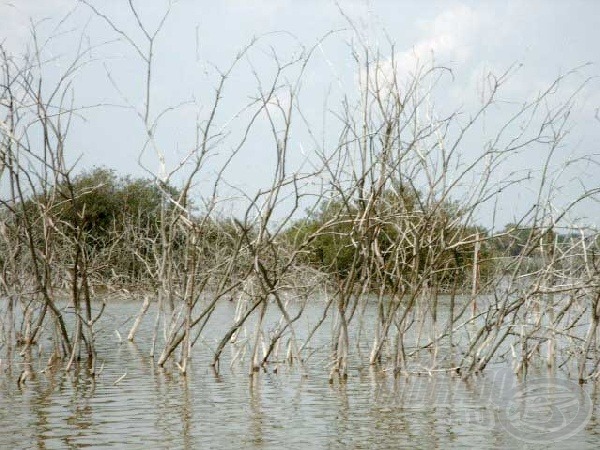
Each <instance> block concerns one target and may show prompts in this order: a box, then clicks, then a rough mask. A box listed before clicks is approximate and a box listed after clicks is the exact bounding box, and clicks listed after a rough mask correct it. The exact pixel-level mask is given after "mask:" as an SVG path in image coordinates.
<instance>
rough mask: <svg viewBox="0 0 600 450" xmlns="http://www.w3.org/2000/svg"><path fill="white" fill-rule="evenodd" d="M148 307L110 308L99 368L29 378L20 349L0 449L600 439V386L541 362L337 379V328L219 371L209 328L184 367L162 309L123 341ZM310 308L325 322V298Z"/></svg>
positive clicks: (565, 443) (1, 384)
mask: <svg viewBox="0 0 600 450" xmlns="http://www.w3.org/2000/svg"><path fill="white" fill-rule="evenodd" d="M138 308H139V303H137V302H123V301H122V302H114V303H111V304H110V305H109V307H108V308H107V310H106V313H105V316H104V317H103V318H102V321H101V325H100V329H99V330H98V354H99V365H103V369H102V371H101V373H100V375H99V376H97V377H96V378H95V379H92V378H90V377H89V376H87V375H86V374H85V370H81V371H79V372H77V371H72V372H70V373H67V374H65V373H64V371H55V372H53V371H45V372H43V373H39V372H36V375H35V377H34V379H32V380H29V381H28V382H27V383H26V384H25V385H24V386H19V385H18V383H17V378H18V376H19V364H20V363H19V357H18V356H17V357H16V359H15V364H12V365H9V364H7V361H3V362H2V363H0V364H1V366H0V449H17V448H19V449H20V448H23V449H30V448H39V449H54V448H56V449H62V448H88V447H89V448H131V449H138V448H147V449H153V448H159V449H160V448H194V449H195V448H202V449H204V448H232V449H233V448H251V449H267V448H273V449H275V448H278V449H279V448H285V449H294V448H344V449H345V448H468V447H471V448H541V447H544V448H549V447H556V448H597V447H598V446H600V427H599V426H598V414H599V412H600V410H599V407H598V392H597V387H596V386H595V385H593V384H587V385H585V386H583V387H581V386H579V385H578V384H576V383H575V382H573V381H569V380H568V379H567V376H565V375H564V374H561V373H557V374H552V376H550V375H549V374H547V373H546V372H544V371H543V370H540V371H539V372H538V373H534V374H530V375H529V377H528V379H527V380H525V381H519V380H517V379H516V378H515V377H514V376H513V375H512V372H511V371H510V367H509V366H506V367H504V366H502V365H499V366H497V367H494V368H491V369H490V370H489V371H488V372H487V373H485V374H484V375H481V376H478V377H476V378H473V379H470V380H468V381H465V380H461V379H460V377H457V376H451V375H448V374H445V373H432V374H430V375H427V374H425V375H421V376H416V375H415V376H400V377H396V378H395V377H394V376H393V375H392V374H391V373H388V372H385V371H377V370H374V369H373V368H370V367H369V366H365V365H361V364H359V363H353V364H351V366H350V371H349V376H348V379H347V380H335V381H334V383H330V382H329V371H328V368H327V359H326V356H319V345H321V346H322V349H321V353H322V354H323V355H326V354H327V345H328V342H327V333H325V332H324V333H322V334H321V335H317V336H316V343H315V349H316V352H315V355H314V356H313V357H312V359H311V360H310V361H309V362H308V363H307V365H306V367H305V368H300V367H299V366H298V365H297V364H296V365H294V366H289V365H287V364H280V365H273V366H269V367H268V368H267V370H266V371H261V372H259V373H257V374H255V375H254V376H249V375H248V364H247V358H246V359H242V360H241V362H240V363H236V364H234V365H233V366H230V364H229V363H228V362H224V363H223V364H222V365H221V370H220V373H219V374H216V373H215V372H214V371H213V370H212V368H211V366H210V361H211V360H210V357H211V346H212V345H214V338H215V337H216V336H217V334H218V333H217V334H215V336H213V337H212V338H211V336H210V334H208V335H207V336H205V337H203V339H202V340H200V341H198V343H197V345H196V346H195V347H194V357H193V359H192V361H191V368H190V371H189V373H188V374H187V375H186V376H181V375H180V374H179V373H178V371H177V368H176V367H167V368H164V369H163V368H159V367H157V366H156V364H155V363H154V361H153V358H151V357H150V356H149V352H150V342H151V336H152V326H153V322H154V315H153V312H152V310H151V311H150V312H149V314H148V316H147V317H146V319H145V321H144V322H143V325H142V327H141V328H140V330H139V332H138V335H137V337H136V342H135V343H130V342H127V341H123V342H120V340H119V338H118V336H117V333H116V332H115V330H117V331H118V332H119V333H120V335H121V336H123V337H124V336H126V335H127V332H128V330H129V327H130V326H131V320H128V319H130V318H131V317H132V316H134V315H135V314H136V312H137V310H138ZM307 313H308V314H309V316H308V319H309V320H310V319H311V317H310V314H312V315H313V317H312V320H313V323H314V322H315V321H317V320H318V316H319V314H320V313H319V310H318V309H317V308H315V309H314V311H312V310H311V309H310V308H309V310H308V311H307ZM215 314H217V316H216V319H215V321H216V324H215V325H214V326H215V329H216V331H215V333H216V332H217V331H222V328H221V329H219V326H220V325H219V323H220V322H219V321H221V322H222V324H221V325H222V326H225V324H227V323H230V320H231V317H232V315H233V314H234V308H233V305H231V306H230V307H229V306H226V307H225V308H223V309H221V310H218V311H217V312H216V313H215ZM219 315H220V316H219ZM324 327H325V328H326V327H327V324H325V325H324ZM299 328H302V326H301V325H299ZM319 339H321V340H322V342H319ZM42 346H43V344H42ZM45 362H46V361H40V362H39V367H38V368H39V370H41V369H42V368H43V367H44V366H45ZM275 368H276V369H277V371H276V372H275ZM122 377H123V378H122ZM121 378H122V379H121ZM119 379H121V380H120V381H119V382H118V383H117V384H115V382H116V381H117V380H119Z"/></svg>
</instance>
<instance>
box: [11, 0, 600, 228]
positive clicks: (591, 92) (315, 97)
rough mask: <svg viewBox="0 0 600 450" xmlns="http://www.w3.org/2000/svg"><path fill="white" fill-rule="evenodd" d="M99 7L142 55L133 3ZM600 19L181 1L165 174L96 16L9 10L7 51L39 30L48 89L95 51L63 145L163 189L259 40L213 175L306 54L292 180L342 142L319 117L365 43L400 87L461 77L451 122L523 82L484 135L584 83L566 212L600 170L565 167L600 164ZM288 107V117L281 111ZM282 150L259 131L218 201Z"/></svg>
mask: <svg viewBox="0 0 600 450" xmlns="http://www.w3.org/2000/svg"><path fill="white" fill-rule="evenodd" d="M89 1H90V3H91V4H92V5H94V6H95V7H96V8H98V10H99V11H100V12H101V13H102V14H106V15H107V16H108V17H110V18H111V20H113V22H114V24H115V25H116V26H117V28H119V29H120V30H122V31H124V32H125V33H127V35H128V36H129V37H130V38H131V39H132V41H133V42H135V43H136V44H137V45H140V46H142V47H143V46H145V42H144V36H143V35H142V34H141V33H140V30H139V28H137V27H136V20H135V17H134V16H133V15H132V14H131V11H130V10H129V9H128V2H127V0H105V1H99V0H89ZM134 4H135V5H136V7H137V9H138V11H139V14H140V19H141V20H142V21H143V23H145V24H146V25H147V26H148V29H154V28H155V27H156V25H157V24H158V23H159V21H160V18H161V17H162V15H163V13H164V12H165V11H166V8H167V6H168V4H169V3H168V2H167V1H163V0H153V1H151V2H150V1H143V2H142V1H137V2H134ZM599 17H600V2H596V1H593V0H589V1H558V0H556V1H552V0H543V1H542V0H540V1H535V0H531V1H425V2H423V1H403V0H398V1H385V0H371V1H366V0H340V1H338V2H335V1H330V0H304V1H298V0H278V1H276V0H224V1H218V2H215V1H192V0H180V1H172V2H171V6H170V12H169V15H168V17H167V19H166V21H165V23H164V26H163V28H162V29H161V32H160V33H159V34H158V36H157V38H156V41H155V49H154V58H155V59H154V68H153V73H152V91H151V117H156V116H157V115H158V114H160V113H161V112H163V111H165V115H164V117H163V118H162V119H161V121H160V124H159V126H158V127H157V129H156V134H155V136H156V143H157V147H158V150H159V151H160V153H161V154H163V155H164V160H165V163H164V165H161V161H160V158H159V157H158V156H157V154H156V152H155V151H154V150H153V149H151V148H144V143H145V142H146V139H145V136H146V135H145V131H144V126H143V121H142V120H141V119H140V114H141V115H143V107H144V99H145V89H144V76H145V68H144V64H143V61H142V60H141V59H140V57H139V55H138V54H137V53H136V52H135V50H134V49H133V47H132V46H131V45H129V44H128V43H127V42H126V40H125V39H123V37H122V36H120V35H119V34H118V33H116V32H115V31H114V30H113V29H111V27H110V26H108V25H107V24H106V22H104V21H103V20H102V19H101V18H99V17H98V16H97V15H95V14H94V13H93V11H92V10H91V9H90V8H89V7H87V6H86V5H83V4H81V3H79V2H77V1H76V0H45V1H43V2H41V1H39V0H0V42H2V43H3V46H4V48H6V49H8V51H9V52H10V53H12V54H14V55H19V54H23V52H25V51H26V49H27V48H28V46H29V47H31V42H32V41H31V25H32V24H36V29H37V33H38V35H39V38H40V40H41V42H45V46H44V55H45V56H46V58H47V60H48V61H49V62H48V64H47V66H46V67H45V69H44V70H45V71H46V72H45V73H46V77H47V80H48V81H49V82H51V81H52V80H53V79H55V77H57V76H59V74H60V73H61V71H64V70H65V68H66V67H68V64H69V61H71V60H72V58H73V56H74V55H75V54H76V52H77V48H78V47H77V46H78V45H80V43H82V44H81V45H82V46H83V47H80V48H85V49H88V48H89V49H90V50H89V53H87V54H86V57H85V62H86V64H85V65H83V66H82V67H81V68H80V69H79V70H78V71H77V73H76V75H75V76H74V83H73V92H74V93H73V95H74V101H75V104H76V105H77V106H78V107H80V108H81V110H80V111H79V112H78V115H77V119H76V120H75V121H74V123H73V127H72V130H71V132H70V135H69V138H68V145H69V155H70V157H71V158H72V160H73V161H75V160H76V159H77V160H78V164H79V167H80V168H82V169H87V168H91V167H95V166H106V167H109V168H114V169H115V170H117V171H118V172H120V173H123V174H128V173H129V174H133V175H136V176H138V175H144V174H147V173H148V171H149V172H152V173H155V174H158V175H161V174H162V175H163V176H164V175H165V173H169V171H170V170H173V169H175V168H177V167H179V165H180V164H181V162H182V161H186V157H187V155H188V153H189V149H190V148H192V147H193V143H194V139H195V130H196V126H195V124H196V120H198V119H199V120H206V114H207V111H209V110H210V105H211V102H212V98H213V95H214V91H215V87H216V86H217V83H218V81H219V71H218V70H224V68H226V67H228V65H229V64H230V63H231V62H232V60H233V59H234V58H235V57H236V55H237V54H238V52H240V50H242V49H244V48H245V46H247V45H248V43H249V42H250V41H251V39H253V38H254V37H260V41H259V43H258V45H257V46H256V47H255V48H253V49H251V51H249V52H248V54H247V55H245V57H244V58H243V60H242V62H241V63H240V64H238V65H237V66H236V68H235V70H234V71H232V73H231V75H230V79H229V83H228V84H227V85H226V87H225V90H224V92H223V110H222V111H223V113H222V114H221V115H219V117H217V122H218V123H217V126H219V127H222V129H223V130H224V132H225V133H229V134H228V135H227V137H226V138H224V140H223V142H222V143H221V144H220V145H221V146H222V149H217V150H215V157H214V161H219V158H226V157H227V155H228V154H229V153H228V152H231V151H232V146H234V142H235V139H239V138H240V136H241V134H240V133H241V131H240V128H243V120H242V119H246V120H247V116H244V115H243V113H240V114H241V115H238V116H236V112H240V111H241V110H242V109H243V108H244V105H246V104H247V103H248V102H250V101H251V99H252V97H253V96H255V95H256V86H257V79H260V80H269V79H270V77H272V75H273V73H274V72H273V71H274V65H273V58H272V54H273V52H276V53H277V55H278V56H279V57H280V58H281V60H282V61H284V60H287V59H289V58H293V56H294V55H297V54H298V52H299V51H300V50H301V49H302V48H305V49H309V48H312V47H313V46H315V47H314V48H315V52H314V55H313V58H312V60H311V62H310V64H309V65H308V66H307V67H306V70H305V72H304V73H303V77H302V84H301V86H302V91H301V92H302V95H301V96H300V97H299V98H300V101H301V107H302V110H303V111H304V113H305V123H303V122H302V121H301V120H299V119H298V121H299V122H300V125H299V126H298V131H297V132H295V134H294V140H293V141H292V147H291V150H290V170H298V171H300V172H301V171H303V170H308V169H307V167H309V166H310V164H311V156H310V152H311V151H312V150H311V148H313V147H314V146H315V145H316V142H315V139H314V138H313V137H311V136H310V134H309V133H308V129H309V128H310V130H311V131H312V132H313V134H314V135H317V136H318V137H317V138H316V141H319V142H320V143H321V145H323V146H325V147H326V146H328V145H333V144H334V143H335V142H336V139H337V135H336V133H337V129H336V127H335V126H333V124H332V118H331V117H330V116H328V115H327V113H326V112H324V111H329V110H335V109H336V108H338V107H339V102H340V100H341V98H342V97H341V96H342V94H343V93H345V94H347V93H352V92H356V91H357V89H356V86H357V79H358V78H359V75H360V74H359V73H358V69H357V67H356V64H355V63H354V61H353V59H352V54H351V51H350V50H351V48H350V47H351V45H352V43H356V42H357V41H361V42H363V43H367V44H368V46H369V47H370V48H371V49H373V50H375V51H377V52H380V54H381V58H382V60H384V61H385V60H386V59H388V60H391V57H392V55H393V57H394V60H395V61H396V70H397V71H398V72H399V73H402V74H407V73H410V72H411V71H412V70H414V68H415V63H416V61H420V62H426V61H430V60H431V58H432V57H433V58H435V62H436V63H438V64H441V65H444V66H446V67H449V68H451V69H452V73H453V76H452V77H448V79H447V80H446V79H445V80H444V82H443V84H442V85H441V88H440V90H439V98H438V100H437V101H438V103H439V108H440V111H442V112H444V111H454V110H460V111H467V112H468V111H473V110H474V109H475V108H476V107H477V104H478V101H479V98H480V97H479V94H480V91H481V89H482V86H483V84H482V80H483V79H484V78H483V76H484V74H486V73H489V72H493V73H498V74H499V73H502V72H504V71H506V70H507V69H508V68H510V67H513V69H514V70H513V71H512V72H511V73H512V76H511V78H510V80H509V82H508V83H507V85H506V87H505V89H504V90H503V91H502V97H501V100H502V102H504V103H505V104H506V105H509V106H507V108H508V110H507V112H505V113H504V112H499V113H497V114H496V115H494V114H491V115H490V117H489V118H486V120H487V121H488V123H486V124H485V126H486V129H490V130H493V129H494V125H495V124H494V120H498V123H500V121H501V120H502V117H507V116H503V114H509V111H510V105H518V104H520V102H523V101H526V100H527V99H531V98H533V97H535V95H537V94H538V93H539V92H540V91H542V90H544V89H546V88H547V86H549V84H550V83H552V81H553V80H554V79H556V77H558V76H561V75H564V74H565V73H567V72H569V71H570V70H572V69H575V68H579V69H578V72H577V73H576V74H574V75H573V76H570V77H568V79H567V80H566V82H565V83H564V86H563V88H564V95H565V96H568V95H569V93H570V92H572V91H573V90H575V89H576V88H577V86H579V85H580V84H581V83H582V82H583V81H584V80H586V79H588V78H591V79H590V81H589V82H588V83H587V85H586V86H585V88H584V90H583V91H582V92H581V93H580V95H579V96H578V97H577V99H576V101H575V102H574V105H573V108H572V116H571V118H570V122H569V125H570V134H569V137H568V139H567V140H565V145H564V146H563V147H561V148H560V149H559V151H557V155H556V157H555V163H553V164H554V166H553V170H555V171H556V173H557V176H558V173H559V172H560V177H559V179H557V185H560V186H561V189H560V190H558V191H557V192H558V193H557V197H556V202H557V208H559V209H560V204H564V203H566V202H568V199H570V198H573V197H576V196H577V195H579V194H580V193H581V192H582V191H583V190H585V189H592V188H594V187H597V186H598V185H600V181H598V180H600V168H599V167H600V166H598V164H595V163H591V164H589V163H588V164H582V165H572V166H571V165H569V162H570V161H573V160H575V159H577V158H581V157H588V158H591V159H593V160H595V161H599V160H600V156H599V155H600V151H599V150H598V145H597V142H599V138H600V119H599V118H598V108H600V89H599V87H600V83H599V82H598V81H597V80H596V78H594V77H597V76H598V75H600V71H599V70H598V64H600V61H599V59H600V53H599V52H598V50H597V43H598V42H600V27H599V26H598V24H599V22H598V18H599ZM50 36H52V38H51V39H50V40H48V41H45V39H46V38H48V37H50ZM317 43H319V44H318V45H317ZM390 43H393V47H392V46H391V45H390ZM586 64H589V65H586ZM583 65H586V66H585V67H582V66H583ZM217 68H218V69H217ZM297 74H298V72H297V71H295V69H294V70H291V71H290V72H289V74H288V75H289V77H290V78H289V79H290V80H292V81H293V80H295V78H294V77H295V76H296V75H297ZM53 77H54V78H53ZM561 92H563V91H561ZM561 95H563V94H561ZM559 97H560V96H559ZM281 102H282V105H283V106H286V105H285V98H284V97H282V98H281ZM273 106H274V108H275V106H276V105H273ZM326 116H327V117H326ZM484 132H485V131H482V133H484ZM470 139H471V140H470V141H467V143H468V144H470V146H469V148H467V149H465V152H466V156H465V158H466V160H467V161H468V159H469V157H476V152H477V150H476V148H477V147H478V145H479V144H478V139H479V140H482V139H483V137H482V136H480V135H476V136H474V137H472V138H470ZM272 141H273V139H272V137H271V136H270V135H269V129H268V126H267V125H266V124H261V125H257V127H256V131H255V132H254V134H253V135H252V137H251V138H249V140H248V142H247V143H246V145H245V147H244V151H243V152H242V153H240V156H239V157H238V158H236V159H235V161H234V162H233V163H232V164H231V167H230V169H229V170H228V171H227V174H226V181H227V183H228V186H230V189H229V190H226V192H223V193H222V194H220V195H222V196H223V198H225V197H227V196H231V195H242V194H246V195H251V192H254V191H255V190H256V189H258V188H260V187H262V186H264V185H265V184H266V185H268V184H269V182H270V180H271V178H272V171H271V167H272V162H273V160H274V158H275V156H274V152H273V142H272ZM469 152H474V153H472V154H470V155H469ZM543 159H544V157H543V155H540V153H539V151H538V150H531V151H527V152H523V153H522V154H520V155H519V157H518V158H516V159H515V160H514V161H512V162H510V163H509V164H508V165H507V166H506V167H504V168H503V169H499V173H498V174H497V176H498V177H502V176H504V175H505V174H503V173H502V171H505V172H506V174H508V173H512V172H513V171H516V170H521V171H530V172H531V173H533V177H534V178H535V176H536V174H539V173H540V171H541V170H542V167H541V166H542V161H543ZM222 160H223V159H221V161H222ZM210 164H213V166H211V165H210ZM214 167H218V163H216V162H211V163H209V165H208V166H207V168H206V170H207V171H209V172H210V171H211V170H212V174H213V176H214V173H215V170H216V169H214ZM563 169H564V170H563ZM174 179H177V176H175V178H174ZM212 179H213V178H211V177H210V176H207V177H205V178H202V177H200V178H199V184H198V189H200V190H202V189H210V184H211V180H212ZM203 183H204V184H203ZM467 188H468V187H467ZM467 190H468V189H467ZM534 191H535V188H534V187H532V188H531V189H530V190H527V189H525V190H524V191H523V190H515V191H510V190H507V192H506V193H505V194H504V196H503V197H502V198H500V201H499V202H498V203H497V204H495V205H494V206H493V209H495V213H494V211H492V210H491V209H490V208H492V207H491V206H490V208H488V209H485V208H483V209H482V210H481V211H480V213H479V214H480V221H481V222H482V223H483V224H485V225H486V226H489V227H497V226H499V225H502V224H504V223H507V222H510V221H512V220H513V219H515V218H517V217H518V216H519V214H522V212H523V211H524V210H527V209H528V208H529V205H531V203H532V202H533V201H534V194H535V192H534ZM235 193H237V194H235ZM597 199H598V197H596V201H588V202H584V203H583V204H582V205H580V206H579V207H577V208H575V209H574V210H573V213H572V214H569V216H568V218H569V220H572V221H573V222H574V223H578V224H582V225H595V226H597V225H598V224H599V223H600V203H598V201H597ZM492 216H494V218H493V219H492ZM497 216H499V218H498V217H497Z"/></svg>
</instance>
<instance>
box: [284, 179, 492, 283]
mask: <svg viewBox="0 0 600 450" xmlns="http://www.w3.org/2000/svg"><path fill="white" fill-rule="evenodd" d="M460 214H461V211H460V208H459V206H458V205H457V204H456V203H454V202H450V201H442V202H440V201H435V200H434V199H432V198H428V199H424V198H423V195H422V194H421V193H420V192H418V191H417V190H416V189H414V188H412V187H410V186H403V185H396V186H394V187H393V188H391V189H388V190H386V191H384V192H382V193H381V194H380V195H379V197H378V198H377V199H376V200H375V201H373V200H371V201H366V202H365V201H360V200H358V201H356V200H355V201H352V202H345V203H344V202H341V201H339V200H337V201H330V202H328V203H325V204H324V205H323V206H322V207H321V209H320V210H318V211H317V212H316V213H314V214H311V215H309V217H307V218H304V219H301V220H299V221H297V222H296V223H295V224H294V225H293V226H292V227H291V228H290V229H289V230H288V232H287V233H286V239H287V241H288V242H290V243H291V245H294V246H296V247H298V246H301V245H302V244H303V243H304V244H306V251H305V253H304V259H303V261H304V262H305V263H307V264H310V265H312V266H313V267H315V268H317V269H319V270H322V271H325V272H327V273H330V274H331V275H333V276H335V277H339V278H342V279H344V278H346V277H347V276H349V274H354V276H355V277H357V278H358V277H360V276H364V273H365V272H368V273H369V276H370V277H371V279H372V284H373V287H374V288H377V287H378V286H380V285H381V283H385V285H386V286H388V287H394V286H395V287H396V288H397V287H398V286H405V287H409V286H410V283H411V282H414V277H415V276H416V277H424V278H426V279H429V280H433V279H435V282H436V283H439V284H442V285H449V284H451V283H453V282H454V281H457V282H460V283H463V284H464V283H470V281H471V280H472V265H473V255H474V252H475V241H476V240H480V241H483V243H482V244H481V245H480V247H479V275H480V277H482V278H487V277H488V276H490V275H491V273H492V271H493V267H492V259H491V251H490V248H489V246H488V245H486V244H485V238H486V236H487V232H486V231H485V230H484V229H482V228H480V227H479V228H478V227H473V226H470V227H468V226H465V225H463V224H462V221H461V217H460Z"/></svg>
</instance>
